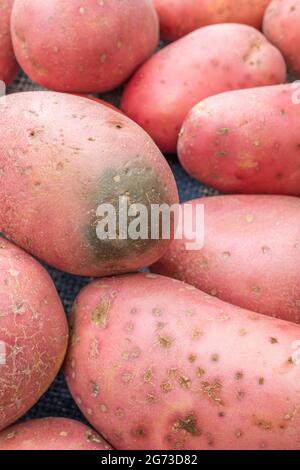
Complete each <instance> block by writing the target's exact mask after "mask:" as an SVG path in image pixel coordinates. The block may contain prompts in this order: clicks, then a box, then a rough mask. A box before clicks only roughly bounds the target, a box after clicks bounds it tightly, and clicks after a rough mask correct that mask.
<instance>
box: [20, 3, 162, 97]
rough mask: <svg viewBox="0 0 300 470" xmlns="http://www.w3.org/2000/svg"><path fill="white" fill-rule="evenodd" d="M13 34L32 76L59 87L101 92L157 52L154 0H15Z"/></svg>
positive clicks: (118, 83)
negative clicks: (152, 0)
mask: <svg viewBox="0 0 300 470" xmlns="http://www.w3.org/2000/svg"><path fill="white" fill-rule="evenodd" d="M12 38H13V44H14V49H15V52H16V56H17V58H18V61H19V63H20V65H21V66H22V68H23V69H24V70H25V72H26V73H27V74H28V75H29V77H30V78H31V79H32V80H34V81H35V82H37V83H39V84H40V85H42V86H44V87H46V88H50V89H53V90H56V91H64V92H78V93H96V92H98V93H101V92H104V91H109V90H112V89H114V88H116V87H117V86H119V85H121V84H122V83H123V82H124V81H125V80H126V79H127V78H129V76H130V75H131V74H132V73H133V72H134V70H135V69H136V68H137V67H138V66H139V65H140V64H142V63H143V62H144V61H145V60H146V59H147V58H148V57H150V55H151V54H152V53H153V52H154V50H155V48H156V46H157V43H158V39H159V24H158V18H157V15H156V12H155V9H154V6H153V5H152V2H151V1H149V0H122V1H120V0H110V1H109V2H108V1H107V0H105V1H102V0H101V1H97V0H84V1H82V0H72V1H70V0H43V1H42V2H41V1H40V0H15V5H14V9H13V15H12Z"/></svg>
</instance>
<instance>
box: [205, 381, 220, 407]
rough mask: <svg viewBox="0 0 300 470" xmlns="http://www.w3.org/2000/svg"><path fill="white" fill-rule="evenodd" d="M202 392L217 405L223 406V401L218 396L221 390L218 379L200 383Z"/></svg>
mask: <svg viewBox="0 0 300 470" xmlns="http://www.w3.org/2000/svg"><path fill="white" fill-rule="evenodd" d="M201 389H202V392H203V393H204V394H205V395H207V396H208V398H209V399H210V400H211V401H212V402H213V403H215V404H217V405H218V406H224V405H225V404H224V401H223V400H222V398H221V397H220V393H221V391H222V384H221V382H220V381H219V380H215V381H214V382H212V383H210V382H202V385H201Z"/></svg>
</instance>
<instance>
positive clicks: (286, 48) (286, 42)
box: [263, 0, 300, 78]
mask: <svg viewBox="0 0 300 470" xmlns="http://www.w3.org/2000/svg"><path fill="white" fill-rule="evenodd" d="M263 30H264V34H265V35H266V36H267V38H268V39H269V40H270V41H271V42H272V43H273V44H275V45H276V46H277V47H278V49H280V51H281V52H282V54H283V55H284V57H285V59H286V61H287V64H288V66H289V68H290V70H291V71H292V72H293V73H294V74H295V75H296V76H297V78H300V1H299V0H273V1H272V2H271V4H270V6H269V7H268V9H267V11H266V14H265V18H264V24H263Z"/></svg>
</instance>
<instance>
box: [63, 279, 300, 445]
mask: <svg viewBox="0 0 300 470" xmlns="http://www.w3.org/2000/svg"><path fill="white" fill-rule="evenodd" d="M299 339H300V326H299V325H296V324H292V323H288V322H284V321H281V320H277V319H273V318H269V317H267V316H263V315H258V314H255V313H253V312H250V311H248V310H242V309H240V308H239V307H235V306H233V305H230V304H226V303H225V302H222V301H221V300H219V299H216V298H214V297H211V296H209V295H207V294H204V293H202V292H201V291H198V290H197V289H195V288H193V287H191V286H189V285H187V284H184V283H182V282H179V281H175V280H172V279H168V278H164V277H161V276H155V275H153V274H136V275H129V276H122V277H118V278H109V279H103V280H98V281H95V282H94V283H92V284H91V285H89V286H88V287H87V288H85V289H84V290H83V291H82V292H81V294H80V295H79V297H78V298H77V301H76V302H75V305H74V310H73V337H72V342H71V345H70V349H69V352H68V356H67V360H66V377H67V381H68V384H69V388H70V390H71V393H72V395H73V397H74V399H75V400H76V402H77V404H78V405H79V406H80V408H81V410H82V411H83V413H84V414H85V416H86V417H87V419H88V420H89V421H90V422H91V423H92V424H93V426H94V427H95V428H96V429H97V430H98V431H99V432H103V433H104V434H105V435H106V436H107V438H108V440H109V442H111V444H112V445H113V446H114V447H115V448H117V449H124V450H125V449H126V450H131V449H142V450H145V449H155V450H167V449H176V450H183V449H199V450H208V449H214V450H219V449H222V450H223V449H224V450H241V449H242V450H250V449H251V450H259V449H268V450H271V449H273V450H275V449H276V450H282V449H285V450H288V449H289V450H292V449H294V450H296V449H299V446H300V414H299V409H300V395H299V373H300V360H299V359H300V354H299V349H300V348H299ZM297 347H298V352H297Z"/></svg>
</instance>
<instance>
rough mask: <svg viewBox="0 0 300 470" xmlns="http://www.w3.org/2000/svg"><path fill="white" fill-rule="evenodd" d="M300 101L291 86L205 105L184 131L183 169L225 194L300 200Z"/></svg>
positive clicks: (194, 112)
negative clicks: (263, 194) (283, 195)
mask: <svg viewBox="0 0 300 470" xmlns="http://www.w3.org/2000/svg"><path fill="white" fill-rule="evenodd" d="M298 99H299V93H298V91H297V90H295V89H294V87H293V85H290V84H288V85H278V86H274V87H263V88H260V89H253V90H239V91H232V92H228V93H224V94H221V95H219V96H214V97H211V98H208V99H207V100H204V101H202V102H200V103H199V104H198V105H197V106H195V107H194V108H193V109H192V110H191V112H190V114H189V115H188V117H187V119H186V120H185V122H184V124H183V127H182V130H181V135H180V138H179V142H178V154H179V158H180V161H181V163H182V165H183V167H184V168H185V169H186V171H187V172H188V173H189V174H190V175H192V176H193V177H194V178H196V179H198V180H200V181H202V182H203V183H205V184H208V185H210V186H213V187H214V188H216V189H218V190H219V191H221V192H225V193H254V194H260V193H266V194H286V195H292V196H299V195H300V166H299V159H300V139H299V133H300V119H299V110H300V106H299V103H298V104H297V102H298V101H297V100H298Z"/></svg>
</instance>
